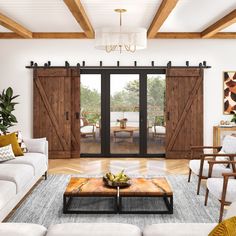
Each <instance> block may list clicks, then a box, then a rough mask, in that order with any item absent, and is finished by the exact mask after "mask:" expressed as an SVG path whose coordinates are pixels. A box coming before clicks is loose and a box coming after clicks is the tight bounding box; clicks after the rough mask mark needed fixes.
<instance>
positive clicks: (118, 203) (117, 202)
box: [63, 194, 173, 214]
mask: <svg viewBox="0 0 236 236" xmlns="http://www.w3.org/2000/svg"><path fill="white" fill-rule="evenodd" d="M84 197H86V198H87V197H96V196H65V195H64V196H63V213H64V214H173V196H160V197H157V196H155V197H154V198H163V201H164V203H165V206H166V210H150V211H148V210H124V209H123V208H122V198H130V196H127V197H121V196H119V194H118V196H114V197H110V198H113V201H114V208H113V209H111V210H91V211H89V210H78V209H71V208H70V206H71V201H72V199H73V198H84ZM133 197H138V196H133ZM140 197H141V196H140ZM142 197H143V196H142ZM148 197H152V196H148Z"/></svg>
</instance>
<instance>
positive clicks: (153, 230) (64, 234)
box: [0, 202, 236, 236]
mask: <svg viewBox="0 0 236 236" xmlns="http://www.w3.org/2000/svg"><path fill="white" fill-rule="evenodd" d="M233 216H236V202H234V203H233V204H231V206H230V208H229V210H228V211H227V214H226V216H225V219H228V218H230V217H233ZM216 225H217V223H206V224H204V223H162V224H153V225H149V226H147V227H145V229H144V230H143V232H142V231H141V230H140V229H139V228H138V227H137V226H135V225H130V224H120V223H65V224H56V225H51V226H50V227H49V229H46V228H45V227H43V226H41V225H36V224H25V223H22V224H20V223H0V235H1V236H173V235H174V236H207V235H208V234H209V233H210V232H211V231H212V230H213V229H214V227H215V226H216Z"/></svg>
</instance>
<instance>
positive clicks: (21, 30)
mask: <svg viewBox="0 0 236 236" xmlns="http://www.w3.org/2000/svg"><path fill="white" fill-rule="evenodd" d="M0 25H2V26H3V27H5V28H7V29H9V30H11V31H13V32H15V33H16V34H17V35H19V36H21V37H23V38H32V32H31V31H29V30H27V29H26V28H25V27H23V26H22V25H20V24H18V23H17V22H15V21H14V20H12V19H10V18H9V17H7V16H5V15H3V14H1V13H0Z"/></svg>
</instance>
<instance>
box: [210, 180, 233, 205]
mask: <svg viewBox="0 0 236 236" xmlns="http://www.w3.org/2000/svg"><path fill="white" fill-rule="evenodd" d="M207 188H208V189H209V191H210V193H211V194H213V195H214V196H215V197H216V198H217V199H218V200H220V199H221V196H222V190H223V178H209V179H207ZM226 201H227V202H234V201H236V180H235V179H229V181H228V187H227V193H226Z"/></svg>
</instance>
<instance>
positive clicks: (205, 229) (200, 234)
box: [143, 223, 217, 236]
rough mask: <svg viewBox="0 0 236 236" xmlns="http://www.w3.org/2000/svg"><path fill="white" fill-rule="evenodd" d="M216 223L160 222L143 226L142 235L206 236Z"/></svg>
mask: <svg viewBox="0 0 236 236" xmlns="http://www.w3.org/2000/svg"><path fill="white" fill-rule="evenodd" d="M216 225H217V224H212V223H208V224H205V223H178V224H177V223H161V224H153V225H149V226H147V227H145V229H144V232H143V236H172V235H173V236H190V235H191V236H206V235H208V234H209V233H210V232H211V230H212V229H213V228H214V227H215V226H216Z"/></svg>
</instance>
